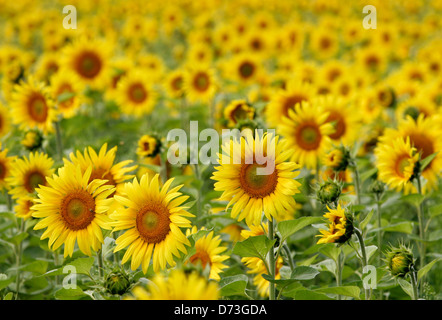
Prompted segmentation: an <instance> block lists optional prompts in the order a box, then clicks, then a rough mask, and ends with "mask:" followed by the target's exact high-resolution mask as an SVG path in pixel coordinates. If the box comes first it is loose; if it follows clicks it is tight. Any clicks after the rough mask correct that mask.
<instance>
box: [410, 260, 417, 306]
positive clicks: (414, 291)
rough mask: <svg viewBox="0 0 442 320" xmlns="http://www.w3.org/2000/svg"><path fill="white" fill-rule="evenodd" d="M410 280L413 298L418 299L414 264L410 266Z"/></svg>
mask: <svg viewBox="0 0 442 320" xmlns="http://www.w3.org/2000/svg"><path fill="white" fill-rule="evenodd" d="M410 280H411V285H412V287H413V300H418V299H419V294H418V289H417V288H418V284H417V274H416V270H415V269H414V266H412V267H411V272H410Z"/></svg>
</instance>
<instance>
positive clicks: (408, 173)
mask: <svg viewBox="0 0 442 320" xmlns="http://www.w3.org/2000/svg"><path fill="white" fill-rule="evenodd" d="M374 153H375V155H376V167H377V168H378V178H379V180H381V181H382V182H384V183H386V184H387V185H388V186H390V187H392V188H394V189H396V190H397V191H400V190H402V189H405V190H406V191H407V190H408V191H409V189H410V187H411V182H410V179H411V177H412V176H413V173H414V167H415V164H416V162H417V161H418V160H419V154H418V153H417V152H416V148H413V147H412V145H411V143H410V138H409V137H406V139H404V138H397V139H395V140H394V141H393V142H388V143H379V144H378V145H377V147H376V149H375V150H374Z"/></svg>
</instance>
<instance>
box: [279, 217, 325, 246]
mask: <svg viewBox="0 0 442 320" xmlns="http://www.w3.org/2000/svg"><path fill="white" fill-rule="evenodd" d="M323 220H324V218H323V217H301V218H298V219H294V220H286V221H281V222H279V223H278V225H277V229H278V231H279V233H280V234H281V243H283V242H284V241H285V240H287V239H288V238H289V237H290V236H291V235H293V234H294V233H296V232H298V231H299V230H301V229H303V228H304V227H307V226H309V225H311V224H314V223H319V222H322V221H323Z"/></svg>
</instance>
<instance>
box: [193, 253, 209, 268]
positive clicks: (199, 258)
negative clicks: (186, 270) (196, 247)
mask: <svg viewBox="0 0 442 320" xmlns="http://www.w3.org/2000/svg"><path fill="white" fill-rule="evenodd" d="M189 261H190V263H192V264H194V265H196V264H198V262H200V263H201V266H202V267H203V269H205V268H206V266H207V264H208V265H209V266H211V265H212V261H211V260H210V256H209V254H208V253H207V252H206V251H198V252H197V253H195V254H194V255H193V256H191V257H190V258H189Z"/></svg>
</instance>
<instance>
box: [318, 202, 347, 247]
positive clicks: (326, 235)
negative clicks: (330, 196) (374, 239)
mask: <svg viewBox="0 0 442 320" xmlns="http://www.w3.org/2000/svg"><path fill="white" fill-rule="evenodd" d="M327 209H328V211H327V212H326V213H325V214H324V217H325V218H327V219H328V222H329V225H328V230H326V229H320V230H319V232H320V233H321V234H320V235H317V237H320V239H319V240H318V242H317V244H321V243H344V242H346V241H347V240H349V239H350V237H351V235H352V234H353V230H354V228H353V218H352V216H351V214H350V213H349V212H347V209H346V208H345V207H341V204H340V203H338V206H337V208H330V207H329V206H327Z"/></svg>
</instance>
